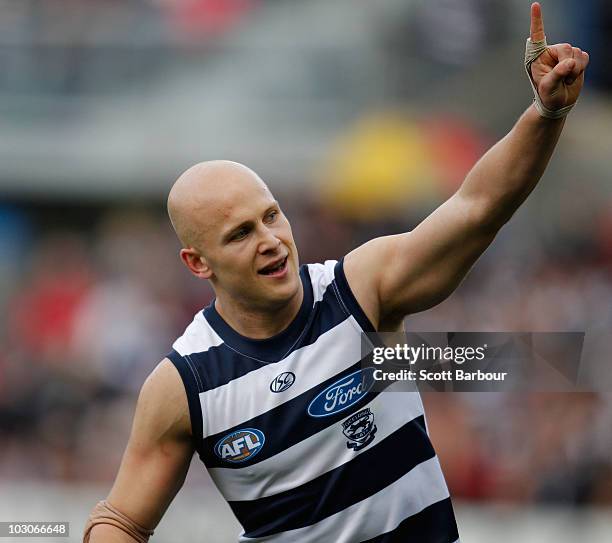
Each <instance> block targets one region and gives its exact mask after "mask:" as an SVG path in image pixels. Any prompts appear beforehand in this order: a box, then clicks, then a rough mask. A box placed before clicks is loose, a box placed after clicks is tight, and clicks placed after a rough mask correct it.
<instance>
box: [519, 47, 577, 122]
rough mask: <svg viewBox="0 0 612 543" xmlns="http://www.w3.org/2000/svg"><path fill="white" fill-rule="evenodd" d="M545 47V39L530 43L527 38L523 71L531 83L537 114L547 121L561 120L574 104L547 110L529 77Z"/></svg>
mask: <svg viewBox="0 0 612 543" xmlns="http://www.w3.org/2000/svg"><path fill="white" fill-rule="evenodd" d="M546 47H547V44H546V37H544V39H543V40H540V41H531V38H527V44H526V45H525V71H526V72H527V76H528V77H529V82H530V83H531V88H532V89H533V95H534V99H533V101H534V102H535V108H536V109H537V110H538V113H539V114H540V115H541V116H542V117H546V118H547V119H561V118H562V117H565V116H566V115H567V114H568V113H569V112H570V111H571V109H572V108H573V107H574V106H575V105H576V102H574V103H573V104H570V105H569V106H565V107H562V108H561V109H548V108H547V107H546V106H545V105H544V104H543V103H542V99H541V98H540V94H539V93H538V88H537V87H536V84H535V81H534V80H533V77H532V75H531V64H532V63H533V61H534V60H535V59H536V58H538V57H539V56H540V55H541V54H542V53H543V52H544V51H546Z"/></svg>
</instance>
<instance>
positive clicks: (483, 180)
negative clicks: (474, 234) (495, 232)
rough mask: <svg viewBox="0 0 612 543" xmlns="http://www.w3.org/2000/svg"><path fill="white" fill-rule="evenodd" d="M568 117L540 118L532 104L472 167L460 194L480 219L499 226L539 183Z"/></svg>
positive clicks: (494, 226)
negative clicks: (471, 204) (471, 205)
mask: <svg viewBox="0 0 612 543" xmlns="http://www.w3.org/2000/svg"><path fill="white" fill-rule="evenodd" d="M564 123H565V119H558V120H551V119H544V118H543V117H540V115H539V114H538V112H537V111H536V110H535V108H534V107H533V106H530V107H529V108H528V109H527V110H526V111H525V113H523V115H522V116H521V117H520V119H519V120H518V121H517V123H516V124H515V125H514V127H513V128H512V130H511V131H510V132H509V133H508V134H507V135H506V136H505V137H504V138H503V139H501V140H500V141H499V142H497V143H496V144H495V145H494V146H493V147H492V148H491V149H490V150H489V151H488V152H487V153H486V154H485V155H484V156H483V157H482V158H481V159H480V160H479V161H478V162H477V163H476V165H475V166H474V167H473V168H472V170H471V171H470V173H469V174H468V175H467V177H466V179H465V181H464V183H463V185H462V186H461V188H460V189H459V193H460V195H461V196H462V197H463V198H465V199H466V201H469V202H471V203H473V204H474V208H475V209H476V210H477V217H478V220H479V221H480V222H481V223H483V225H484V226H486V227H491V228H494V229H497V228H500V227H501V226H502V225H503V224H504V223H505V222H507V221H508V220H509V219H510V217H511V216H512V215H513V213H514V212H515V211H516V209H517V208H518V207H519V206H520V205H521V204H522V203H523V201H524V200H525V198H527V196H528V195H529V194H530V193H531V191H532V190H533V188H534V187H535V186H536V184H537V183H538V181H539V180H540V178H541V177H542V174H543V173H544V170H545V169H546V166H547V165H548V162H549V161H550V158H551V156H552V154H553V151H554V150H555V147H556V145H557V141H558V140H559V136H560V134H561V131H562V129H563V125H564Z"/></svg>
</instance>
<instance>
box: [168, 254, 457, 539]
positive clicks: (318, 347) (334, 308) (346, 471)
mask: <svg viewBox="0 0 612 543" xmlns="http://www.w3.org/2000/svg"><path fill="white" fill-rule="evenodd" d="M300 277H301V280H302V284H303V287H304V299H303V303H302V306H301V308H300V310H299V312H298V314H297V316H296V317H295V319H294V320H293V322H292V323H291V324H290V325H289V326H288V327H287V328H286V329H285V330H284V331H282V332H281V333H280V334H278V335H276V336H274V337H271V338H269V339H263V340H252V339H249V338H246V337H244V336H241V335H240V334H238V333H237V332H236V331H235V330H233V329H232V328H230V327H229V326H228V324H227V323H226V322H225V321H224V320H223V319H222V318H221V316H220V315H219V314H218V313H217V312H216V310H215V308H214V304H211V305H210V306H209V307H207V308H206V309H205V310H204V311H202V312H200V313H198V314H197V315H196V317H195V318H194V320H193V322H192V323H191V324H190V325H189V326H188V327H187V329H186V330H185V333H184V334H183V335H182V336H181V337H180V338H179V339H177V340H176V342H175V343H174V345H173V350H172V352H171V353H170V354H169V355H168V357H169V358H170V359H171V360H172V362H173V363H174V365H175V366H176V368H177V369H178V371H179V373H180V375H181V378H182V380H183V383H184V385H185V389H186V391H187V398H188V403H189V411H190V416H191V423H192V427H193V434H194V439H195V442H196V449H197V452H198V454H199V456H200V458H201V459H202V461H203V462H204V464H205V465H206V467H207V469H208V471H209V473H210V475H211V476H212V478H213V480H214V482H215V483H216V485H217V486H218V488H219V490H220V491H221V494H222V495H223V496H224V497H225V499H226V500H227V501H228V503H229V505H230V507H231V508H232V510H233V512H234V514H235V515H236V517H237V518H238V520H239V522H240V524H241V525H242V527H243V533H242V534H241V536H240V541H241V542H246V541H249V542H260V541H266V542H292V543H293V542H298V543H302V542H303V543H309V542H312V543H315V542H316V543H321V542H332V541H333V542H338V543H341V542H344V543H362V542H366V541H367V542H368V543H373V542H391V541H401V542H402V543H406V542H415V543H416V542H418V543H454V542H455V541H457V540H458V537H459V536H458V534H457V525H456V523H455V518H454V514H453V509H452V506H451V502H450V497H449V493H448V490H447V487H446V483H445V481H444V477H443V475H442V471H441V469H440V465H439V463H438V458H437V457H436V454H435V452H434V449H433V447H432V445H431V442H430V440H429V437H428V435H427V430H426V426H425V419H424V414H423V406H422V403H421V399H420V397H419V395H418V392H397V393H395V394H392V393H390V392H389V393H388V392H387V390H388V391H391V390H393V388H397V387H398V386H399V385H400V383H393V384H391V385H390V386H389V387H388V389H387V390H385V391H384V392H382V393H381V392H375V391H374V390H371V383H370V384H368V383H369V380H368V379H367V378H366V377H367V376H366V375H365V372H366V371H367V370H366V369H362V368H361V364H360V360H361V358H362V334H363V332H374V328H373V326H372V324H371V323H370V322H369V320H368V318H367V317H366V315H365V313H364V312H363V310H362V309H361V308H360V306H359V304H358V303H357V301H356V299H355V297H354V296H353V294H352V292H351V290H350V288H349V285H348V283H347V280H346V277H345V275H344V269H343V261H342V260H341V261H339V262H335V261H327V262H326V263H325V264H310V265H307V266H302V267H301V269H300Z"/></svg>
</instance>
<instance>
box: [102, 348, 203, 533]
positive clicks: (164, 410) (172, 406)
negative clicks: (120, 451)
mask: <svg viewBox="0 0 612 543" xmlns="http://www.w3.org/2000/svg"><path fill="white" fill-rule="evenodd" d="M189 428H190V424H189V411H188V406H187V398H186V395H185V391H184V388H183V386H182V382H181V380H180V377H179V375H178V372H177V371H176V369H175V368H174V366H172V363H171V362H169V361H167V360H165V361H164V362H162V363H161V364H160V365H159V366H158V368H156V370H155V371H154V372H153V373H152V374H151V376H149V378H148V379H147V382H145V384H144V386H143V388H142V391H141V393H140V397H139V399H138V405H137V407H136V414H135V415H134V423H133V426H132V432H131V435H130V439H129V442H128V445H127V447H126V450H125V453H124V455H123V459H122V461H121V467H120V468H119V473H118V474H117V478H116V480H115V484H114V485H113V488H112V490H111V492H110V494H109V496H108V501H109V502H110V503H111V504H112V505H113V506H114V507H116V508H117V509H118V510H120V511H121V512H123V513H124V514H125V515H127V516H128V517H130V518H131V519H132V520H133V521H134V522H136V523H138V524H140V525H141V526H145V527H147V528H151V529H152V528H154V527H155V526H156V525H157V524H158V522H159V521H160V519H161V517H162V515H163V514H164V512H165V511H166V509H167V508H168V506H169V505H170V502H171V501H172V499H173V498H174V496H175V495H176V493H177V492H178V491H179V489H180V488H181V486H182V485H183V482H184V480H185V476H186V474H187V470H188V468H189V464H190V461H191V458H192V456H193V445H192V441H191V437H190V431H189Z"/></svg>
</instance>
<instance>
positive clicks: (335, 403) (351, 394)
mask: <svg viewBox="0 0 612 543" xmlns="http://www.w3.org/2000/svg"><path fill="white" fill-rule="evenodd" d="M373 376H374V368H364V369H362V370H357V371H356V372H353V373H351V374H350V375H347V376H346V377H343V378H342V379H339V380H338V381H336V382H335V383H333V384H331V385H329V386H328V387H327V388H326V389H325V390H324V391H323V392H321V393H320V394H318V395H317V397H316V398H315V399H314V400H312V402H310V405H309V406H308V414H309V415H310V416H311V417H328V416H329V415H334V414H336V413H339V412H340V411H344V410H345V409H348V408H349V407H351V406H352V405H355V404H356V403H357V402H358V401H359V400H361V398H363V397H364V396H365V395H366V394H367V393H368V392H369V391H370V389H371V388H372V387H373V386H374V377H373Z"/></svg>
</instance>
